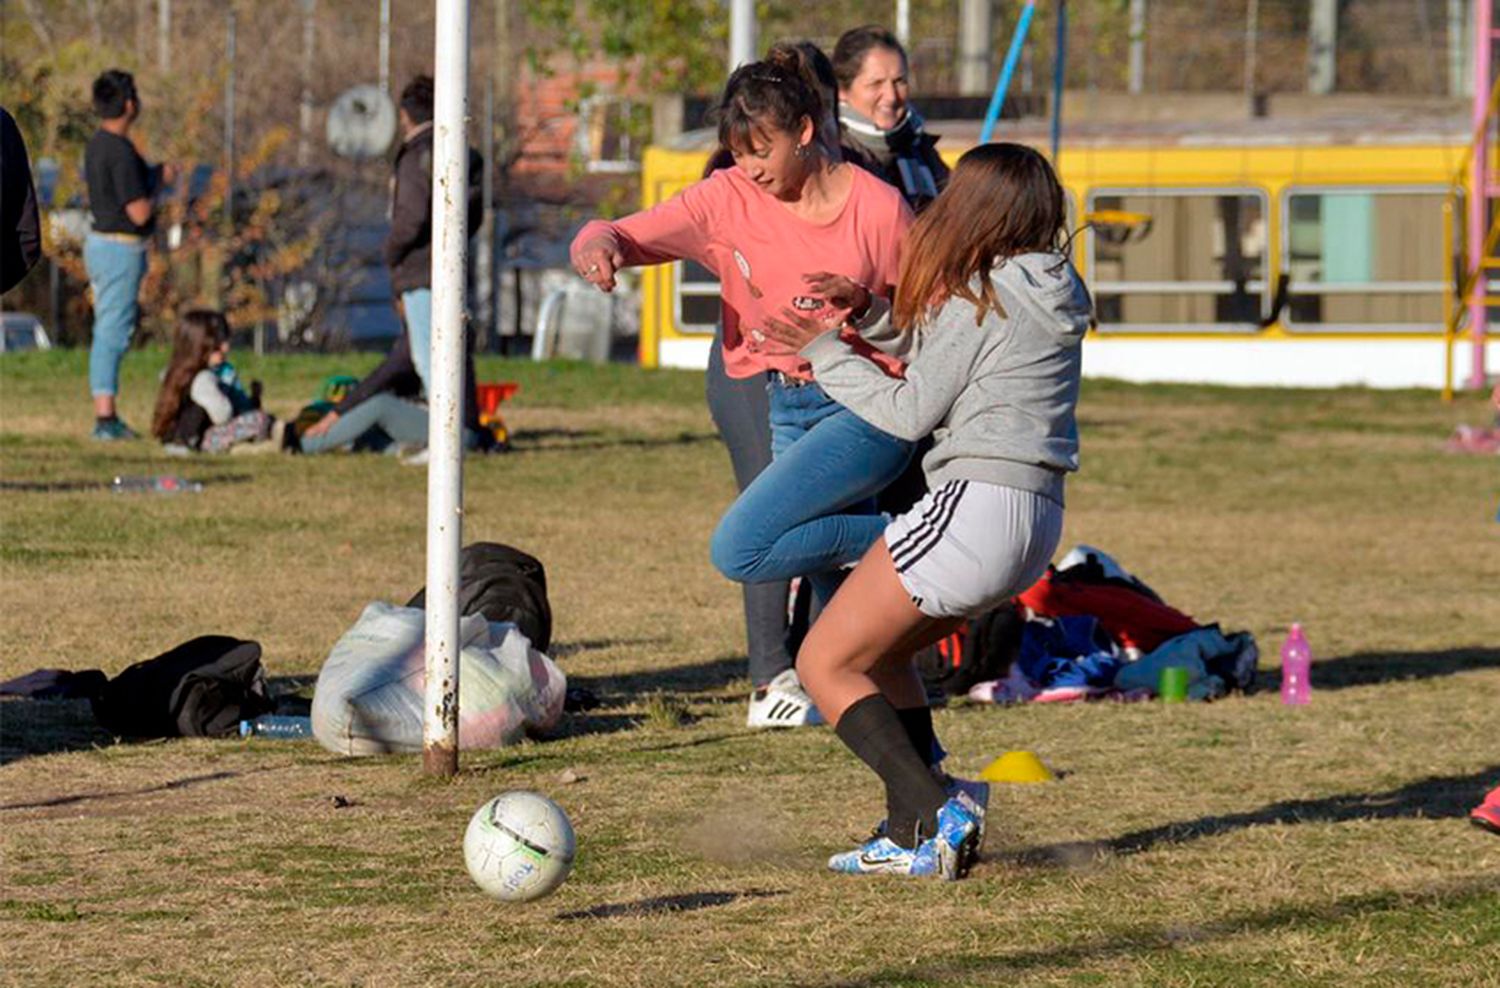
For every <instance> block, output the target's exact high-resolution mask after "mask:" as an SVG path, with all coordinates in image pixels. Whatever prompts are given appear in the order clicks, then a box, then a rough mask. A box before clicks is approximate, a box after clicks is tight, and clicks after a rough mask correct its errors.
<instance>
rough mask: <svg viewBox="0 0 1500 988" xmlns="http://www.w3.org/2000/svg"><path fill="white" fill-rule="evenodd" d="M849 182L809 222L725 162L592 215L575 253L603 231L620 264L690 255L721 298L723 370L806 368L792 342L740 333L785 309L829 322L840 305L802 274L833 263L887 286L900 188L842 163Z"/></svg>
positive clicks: (885, 363) (889, 365)
mask: <svg viewBox="0 0 1500 988" xmlns="http://www.w3.org/2000/svg"><path fill="white" fill-rule="evenodd" d="M849 167H850V171H851V173H852V175H853V185H852V186H851V188H850V190H849V196H848V198H847V199H846V200H845V202H844V205H843V208H842V209H840V210H839V213H838V215H837V216H836V217H834V218H833V219H832V220H830V221H828V222H826V223H810V222H808V221H807V220H804V219H801V218H800V217H798V216H795V215H793V214H792V212H791V211H790V210H788V209H787V207H786V206H785V204H783V203H782V202H781V201H780V200H778V199H777V198H776V197H775V196H773V195H771V194H770V193H769V192H766V191H765V190H763V189H762V188H760V186H758V185H756V184H755V182H753V181H752V180H751V179H749V178H748V177H746V175H745V173H744V172H742V171H740V170H739V169H738V168H725V169H721V170H720V171H716V172H714V173H713V174H712V175H710V176H709V177H708V178H705V179H703V180H702V181H701V182H696V183H694V184H692V185H690V186H688V187H687V188H685V189H683V190H682V192H680V193H678V194H677V195H676V196H673V197H672V198H671V199H668V200H667V201H666V202H663V203H661V204H659V205H657V206H653V207H652V208H651V209H648V210H645V211H644V212H640V213H635V214H634V215H631V216H627V217H625V218H624V219H622V220H617V221H615V222H613V223H611V222H607V221H605V220H594V221H593V222H591V223H589V224H587V225H586V226H584V228H583V229H582V230H580V231H579V232H578V236H576V237H574V238H573V247H572V254H573V256H574V258H575V259H576V258H577V255H578V251H579V249H580V248H582V247H583V246H584V245H585V244H587V243H588V242H589V241H590V240H593V239H595V238H596V237H607V238H609V239H611V240H612V241H613V242H614V245H615V247H616V248H617V249H618V250H619V251H620V253H621V254H622V255H623V256H624V258H625V265H626V266H627V267H635V266H640V265H646V264H661V263H664V262H666V261H675V260H683V259H686V260H692V261H697V262H698V263H699V264H701V265H703V266H704V267H706V268H708V269H709V270H710V271H712V272H713V273H714V274H715V275H717V276H718V278H719V294H720V297H721V298H722V299H723V302H724V370H725V371H726V372H727V373H728V375H729V376H730V377H735V378H746V377H751V376H753V375H755V374H758V373H761V372H762V371H767V370H778V371H782V372H784V373H786V374H790V375H792V376H794V377H800V378H810V377H812V366H811V365H810V364H809V363H808V362H807V361H806V360H804V359H802V357H801V356H800V355H798V354H797V353H796V352H795V351H793V350H791V349H789V348H787V347H785V346H783V345H781V344H780V343H777V342H775V341H774V340H771V339H769V338H768V339H767V340H766V341H765V342H764V343H763V344H761V345H760V352H758V353H751V352H750V351H749V349H747V347H746V346H745V334H746V333H748V332H749V331H750V330H751V329H755V328H757V327H759V326H761V325H764V320H765V319H766V317H767V316H770V317H774V318H778V319H779V318H781V317H782V309H784V308H791V309H795V310H797V311H801V312H803V313H810V314H813V315H814V316H815V318H817V319H820V320H823V321H825V322H827V323H829V324H830V325H832V324H835V323H839V322H842V321H843V319H844V317H845V316H846V315H847V314H848V313H847V311H846V310H842V309H835V308H833V307H832V306H830V305H828V304H826V303H825V302H824V301H823V300H822V299H818V298H814V297H813V296H812V295H811V294H810V293H809V292H808V290H807V284H806V283H805V282H804V281H803V280H802V276H803V275H805V274H812V273H814V272H817V271H831V272H833V273H834V274H841V275H844V276H845V277H847V278H852V279H854V280H855V281H857V282H859V283H860V284H862V285H865V286H868V287H869V288H870V290H871V291H873V292H875V293H876V294H878V295H889V294H890V290H891V287H890V286H893V285H895V283H896V277H897V274H898V272H899V261H900V248H901V241H902V240H903V239H904V238H905V236H906V231H907V228H908V227H910V226H911V223H912V212H911V209H910V208H909V207H908V206H907V205H906V202H905V200H903V199H902V198H901V193H899V192H897V191H896V190H895V189H894V188H892V187H891V186H889V185H887V184H885V183H884V182H882V181H880V179H878V178H875V177H874V176H873V175H870V174H869V173H868V172H866V171H864V170H863V169H861V168H854V167H853V166H849ZM843 332H844V335H845V338H846V339H848V340H850V341H851V342H855V341H858V342H857V343H856V346H857V348H858V349H859V352H861V353H865V354H867V355H869V356H870V357H871V359H873V360H875V361H876V362H877V363H879V364H880V365H881V366H882V367H884V368H885V369H886V371H887V372H888V373H891V374H893V375H894V376H900V373H901V364H900V362H899V361H897V360H896V359H895V358H893V357H888V356H886V355H885V354H882V353H879V352H878V351H876V350H874V349H873V348H872V347H870V346H869V345H868V344H865V343H864V341H862V340H858V337H857V336H856V335H855V334H854V333H853V331H852V330H848V329H846V330H844V331H843Z"/></svg>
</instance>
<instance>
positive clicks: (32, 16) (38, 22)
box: [21, 0, 57, 51]
mask: <svg viewBox="0 0 1500 988" xmlns="http://www.w3.org/2000/svg"><path fill="white" fill-rule="evenodd" d="M21 7H22V8H23V9H24V10H25V11H26V19H27V20H29V21H30V22H31V33H32V34H35V35H36V38H37V40H38V41H40V42H41V43H42V47H43V48H46V49H47V50H48V51H52V50H53V49H54V48H56V47H57V44H56V42H54V41H53V40H52V30H51V29H50V28H48V27H47V20H46V18H44V17H43V16H42V12H41V10H40V9H39V8H38V7H37V5H36V0H21Z"/></svg>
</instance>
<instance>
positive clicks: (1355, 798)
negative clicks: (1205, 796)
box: [987, 764, 1500, 867]
mask: <svg viewBox="0 0 1500 988" xmlns="http://www.w3.org/2000/svg"><path fill="white" fill-rule="evenodd" d="M1497 782H1500V764H1495V765H1491V766H1489V767H1488V768H1484V769H1481V770H1480V771H1478V772H1474V773H1472V774H1470V775H1442V776H1433V777H1432V778H1428V779H1420V780H1418V781H1416V782H1409V783H1407V784H1406V785H1404V786H1400V787H1398V788H1395V789H1387V790H1385V791H1384V792H1373V793H1345V794H1343V795H1340V796H1325V797H1323V798H1322V799H1292V800H1285V801H1283V802H1280V803H1272V804H1271V805H1269V806H1263V807H1261V808H1260V809H1258V810H1250V811H1248V812H1245V813H1228V814H1224V815H1221V816H1204V817H1199V818H1198V819H1196V820H1187V821H1180V822H1176V823H1166V824H1162V825H1161V826H1159V827H1151V828H1149V829H1147V830H1136V831H1132V832H1131V833H1128V834H1124V835H1122V836H1119V837H1115V838H1111V839H1109V840H1103V841H1073V842H1069V843H1064V844H1050V845H1047V846H1044V847H1033V848H1022V849H1020V850H1017V851H1013V852H1008V853H1004V854H997V855H994V856H993V857H992V860H996V861H1010V862H1011V863H1013V864H1019V865H1031V866H1043V867H1047V866H1057V865H1064V866H1071V865H1077V864H1085V863H1088V862H1089V861H1092V860H1093V859H1094V858H1095V857H1097V856H1098V855H1099V854H1103V853H1113V854H1138V853H1140V852H1142V851H1149V850H1151V849H1152V848H1153V847H1155V846H1157V845H1158V844H1183V843H1186V842H1188V841H1192V840H1201V839H1203V838H1205V837H1217V836H1219V835H1220V834H1226V833H1232V832H1234V831H1236V830H1245V829H1248V828H1250V827H1258V826H1262V825H1266V824H1297V823H1343V822H1346V821H1349V820H1396V819H1419V818H1420V819H1439V820H1442V819H1454V818H1459V817H1464V816H1467V815H1468V812H1469V810H1470V809H1471V808H1473V807H1474V806H1475V805H1477V804H1478V803H1479V801H1480V800H1481V799H1483V798H1484V794H1485V792H1486V791H1488V790H1489V789H1491V788H1493V787H1494V786H1495V785H1496V783H1497ZM987 857H990V856H988V855H987Z"/></svg>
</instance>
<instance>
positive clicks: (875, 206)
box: [572, 48, 914, 600]
mask: <svg viewBox="0 0 1500 988" xmlns="http://www.w3.org/2000/svg"><path fill="white" fill-rule="evenodd" d="M823 101H824V100H823V97H822V96H821V95H820V94H819V92H818V88H817V86H816V85H815V84H813V83H811V82H809V80H808V79H807V78H806V77H805V75H804V73H803V72H802V71H801V65H800V63H799V62H798V61H797V60H796V59H795V58H794V57H792V56H791V55H790V54H789V53H788V52H787V51H786V50H785V49H780V48H778V49H776V50H773V52H772V53H771V55H770V56H769V57H768V58H767V59H766V60H765V61H761V62H753V63H751V64H749V65H745V66H742V67H741V68H739V69H738V70H736V71H735V73H734V74H733V75H732V76H730V78H729V82H728V84H727V85H726V86H725V89H724V94H723V96H722V98H721V99H720V102H719V113H718V115H719V140H720V143H721V145H722V146H723V147H725V148H727V149H728V150H729V151H730V152H732V153H733V155H734V163H735V167H733V168H726V169H722V170H720V171H717V172H715V173H713V174H712V175H710V176H708V177H707V178H705V179H703V180H702V181H700V182H698V183H696V184H694V185H691V186H689V187H688V188H686V189H684V190H683V191H682V192H681V193H680V194H679V195H677V196H676V197H674V198H672V199H670V200H668V201H667V202H664V203H662V204H660V205H658V206H655V207H654V208H652V209H649V210H646V211H644V212H640V213H636V214H634V215H632V216H627V217H625V218H624V219H622V220H618V221H616V222H605V221H602V220H595V221H594V222H591V223H589V224H587V225H586V226H585V227H584V228H583V229H582V230H581V231H579V233H578V236H577V237H575V238H574V240H573V246H572V260H573V265H574V267H575V268H576V269H577V271H578V273H579V274H580V275H582V276H583V277H584V278H586V279H588V280H589V281H590V282H592V283H593V284H595V285H596V286H598V287H599V288H600V289H602V290H603V291H610V290H612V289H613V288H614V285H615V273H616V272H617V271H618V270H619V269H621V268H623V267H632V266H638V265H647V264H662V263H666V262H668V261H674V260H682V259H688V260H693V261H696V262H697V263H699V264H702V265H703V266H704V267H707V268H708V269H709V270H711V271H713V272H714V273H715V274H716V275H717V276H718V278H719V284H720V292H721V297H722V302H723V316H724V334H723V357H724V367H725V370H726V372H727V373H728V374H729V376H730V377H733V378H740V379H744V378H750V377H754V376H756V375H766V376H767V377H768V379H769V380H768V384H767V388H768V390H769V396H770V409H771V435H772V455H773V456H774V460H773V462H772V464H771V466H770V467H768V468H767V469H766V470H765V471H764V472H762V473H761V474H760V475H759V476H758V477H756V479H755V480H754V481H753V482H752V483H751V484H750V486H749V487H747V488H746V489H745V491H744V493H742V494H741V495H740V497H739V499H738V500H737V501H736V502H735V503H734V505H733V506H732V507H731V508H730V509H729V511H728V512H726V513H725V515H724V518H723V519H722V520H721V521H720V523H719V526H718V529H717V530H716V531H715V533H714V537H713V541H712V547H711V548H712V557H713V561H714V565H715V566H717V567H718V568H719V570H720V571H721V572H723V573H724V575H725V576H727V577H729V578H730V579H732V580H738V581H740V582H745V583H755V582H763V581H771V580H781V579H787V578H790V577H793V576H801V575H807V576H809V577H810V578H811V580H812V582H813V585H814V588H815V589H816V590H817V592H818V594H819V596H820V597H822V598H823V599H824V600H826V599H828V597H829V596H831V595H832V591H833V589H835V588H836V587H837V585H838V578H839V577H840V576H841V575H842V574H841V571H840V569H839V568H840V567H842V566H845V565H847V564H849V563H852V562H854V561H856V560H858V559H859V558H860V556H861V555H863V553H864V552H865V550H866V549H868V548H869V547H870V545H872V544H873V543H874V541H875V539H876V538H878V537H879V535H880V533H881V531H882V530H883V528H884V519H883V518H882V517H881V516H880V515H879V514H877V513H875V511H874V507H873V501H872V499H873V497H874V495H875V494H876V493H878V492H879V491H880V490H882V489H883V488H884V487H885V486H886V485H887V484H888V483H890V481H891V480H893V479H894V478H895V477H897V476H899V475H900V473H901V472H902V470H903V469H904V468H905V466H906V464H907V462H908V461H909V460H910V458H911V454H912V450H913V449H914V444H913V443H911V442H908V441H906V440H902V439H898V438H896V437H894V436H892V435H890V434H888V433H886V432H883V431H881V430H879V429H877V428H875V427H874V426H871V425H869V424H868V423H866V422H864V421H863V420H862V419H860V418H859V417H858V416H856V415H854V414H853V413H851V412H850V411H849V410H848V409H846V408H844V407H843V406H842V405H840V404H838V403H837V402H835V401H834V400H832V399H831V398H829V397H828V395H826V394H825V393H824V392H823V390H822V389H821V388H820V387H818V385H817V384H816V382H815V381H814V380H813V375H812V368H811V365H810V364H809V363H808V362H807V361H806V360H805V359H803V358H802V357H801V356H800V355H799V354H798V353H797V352H796V351H795V350H793V349H792V348H791V347H786V346H781V345H778V344H769V345H767V344H764V343H758V342H756V341H755V339H754V336H753V335H752V331H754V330H756V329H758V328H763V327H764V326H765V325H766V324H767V320H768V319H769V318H774V317H776V316H777V315H778V314H779V313H780V312H781V310H782V309H783V308H785V307H790V308H792V309H794V310H796V311H798V312H801V313H803V314H805V315H807V316H809V317H810V318H813V319H817V320H819V321H821V322H824V323H826V324H827V325H829V326H837V325H840V324H842V323H843V322H844V320H845V318H846V317H847V316H848V314H849V313H848V311H847V309H844V308H840V307H838V306H837V305H835V304H833V303H832V302H831V301H830V300H829V299H828V297H827V296H826V294H825V291H826V289H827V287H828V286H829V285H830V284H833V283H834V281H835V280H837V282H839V283H844V279H848V280H852V281H854V282H858V283H859V284H861V285H867V286H869V287H870V289H871V290H872V291H873V292H875V293H876V294H879V295H882V296H886V297H889V296H890V294H891V286H892V285H894V284H895V281H896V277H897V274H898V272H899V252H900V246H901V241H902V239H903V237H904V235H905V233H906V230H907V228H908V227H909V226H910V225H911V222H912V214H911V210H910V209H909V208H908V207H907V205H906V203H905V202H904V201H903V200H902V198H901V194H900V193H899V192H897V191H896V190H895V189H893V188H891V187H890V186H889V185H886V184H885V183H884V182H882V181H880V180H879V179H878V178H875V177H874V176H872V175H870V174H869V173H867V172H865V171H863V170H861V169H859V168H857V167H854V166H853V165H849V164H845V163H844V162H842V161H840V160H836V159H835V158H834V157H832V156H831V152H830V151H829V150H828V149H826V148H825V147H824V146H823V144H822V142H820V141H819V140H818V139H817V127H818V122H819V121H821V120H822V119H823V117H824V114H825V112H826V110H825V107H824V106H823ZM808 272H815V274H811V275H810V274H808ZM849 334H850V335H849V340H850V344H851V345H852V346H854V347H856V348H857V349H858V351H859V352H860V353H862V354H864V355H865V357H866V358H868V359H869V360H872V361H874V362H875V363H876V364H878V365H879V366H880V367H882V368H883V369H884V371H885V372H886V373H888V374H890V375H892V376H898V377H899V376H900V374H901V364H900V362H899V361H897V360H895V359H894V358H890V357H887V356H886V355H884V354H881V353H879V352H878V351H876V350H875V349H874V348H873V347H869V346H868V345H865V344H863V343H862V342H861V341H859V340H858V337H857V336H855V335H854V334H853V333H852V331H849Z"/></svg>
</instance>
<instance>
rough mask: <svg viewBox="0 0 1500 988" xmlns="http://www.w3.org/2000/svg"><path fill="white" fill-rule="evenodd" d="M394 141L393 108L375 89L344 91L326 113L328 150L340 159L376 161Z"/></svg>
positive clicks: (381, 92)
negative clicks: (329, 148) (331, 149)
mask: <svg viewBox="0 0 1500 988" xmlns="http://www.w3.org/2000/svg"><path fill="white" fill-rule="evenodd" d="M395 138H396V106H395V104H393V103H392V102H391V98H390V97H389V96H387V95H386V94H385V92H384V91H383V90H382V89H381V88H380V87H379V86H371V85H363V86H355V87H354V88H353V89H348V90H345V91H344V93H343V95H341V96H340V97H339V98H338V99H336V100H334V101H333V106H332V107H331V108H330V109H329V111H328V146H329V147H331V148H333V153H334V154H337V155H339V156H340V157H342V158H354V159H356V160H359V159H365V158H378V157H380V156H381V155H383V154H385V152H386V150H387V149H388V148H389V147H390V146H391V141H393V140H395Z"/></svg>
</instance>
